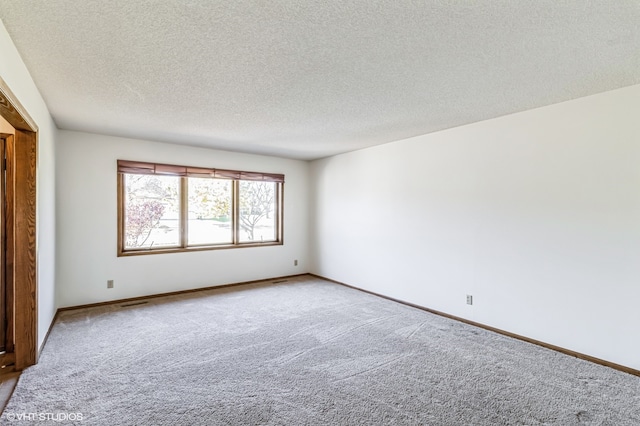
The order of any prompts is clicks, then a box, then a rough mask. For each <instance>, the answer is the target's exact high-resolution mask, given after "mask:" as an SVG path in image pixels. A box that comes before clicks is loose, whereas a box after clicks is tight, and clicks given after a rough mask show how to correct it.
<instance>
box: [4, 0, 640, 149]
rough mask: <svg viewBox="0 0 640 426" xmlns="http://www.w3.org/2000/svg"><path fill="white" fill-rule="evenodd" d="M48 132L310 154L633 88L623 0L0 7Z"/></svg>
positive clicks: (293, 0)
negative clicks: (42, 104) (52, 124)
mask: <svg viewBox="0 0 640 426" xmlns="http://www.w3.org/2000/svg"><path fill="white" fill-rule="evenodd" d="M0 19H2V21H3V22H4V25H5V26H6V28H7V30H8V32H9V34H10V35H11V37H12V39H13V41H14V43H15V44H16V46H17V48H18V51H19V52H20V54H21V55H22V57H23V59H24V62H25V63H26V65H27V68H28V69H29V70H30V72H31V74H32V77H33V79H34V80H35V82H36V84H37V86H38V88H39V89H40V91H41V93H42V95H43V97H44V99H45V101H46V102H47V105H48V107H49V109H50V111H51V113H52V115H53V117H54V120H55V121H56V123H57V125H58V127H60V128H62V129H72V130H83V131H89V132H95V133H103V134H111V135H118V136H127V137H135V138H144V139H152V140H160V141H167V142H173V143H183V144H189V145H196V146H208V147H214V148H220V149H227V150H232V151H244V152H254V153H261V154H269V155H277V156H282V157H291V158H300V159H314V158H320V157H324V156H328V155H332V154H336V153H340V152H346V151H351V150H355V149H359V148H364V147H367V146H372V145H376V144H381V143H385V142H390V141H393V140H398V139H403V138H406V137H410V136H415V135H419V134H425V133H429V132H433V131H436V130H442V129H446V128H450V127H455V126H459V125H462V124H467V123H471V122H475V121H480V120H484V119H488V118H493V117H497V116H501V115H505V114H510V113H514V112H517V111H523V110H527V109H531V108H535V107H540V106H544V105H549V104H552V103H557V102H561V101H565V100H569V99H574V98H578V97H581V96H586V95H590V94H594V93H598V92H603V91H607V90H612V89H616V88H619V87H624V86H629V85H633V84H638V83H640V2H639V1H638V0H627V1H625V0H602V1H588V0H550V1H544V0H543V1H531V0H500V1H498V0H487V1H480V0H477V1H445V0H441V1H418V0H397V1H384V2H374V1H371V0H356V1H344V0H319V1H311V0H309V1H305V0H271V1H258V0H239V1H211V0H191V1H186V0H185V1H177V0H173V1H170V0H156V1H151V0H146V1H131V0H109V1H104V0H97V1H96V0H47V1H42V0H20V1H16V0H0Z"/></svg>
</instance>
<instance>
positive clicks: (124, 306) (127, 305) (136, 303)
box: [120, 302, 149, 308]
mask: <svg viewBox="0 0 640 426" xmlns="http://www.w3.org/2000/svg"><path fill="white" fill-rule="evenodd" d="M146 303H149V302H133V303H127V304H126V305H120V307H121V308H128V307H129V306H136V305H144V304H146Z"/></svg>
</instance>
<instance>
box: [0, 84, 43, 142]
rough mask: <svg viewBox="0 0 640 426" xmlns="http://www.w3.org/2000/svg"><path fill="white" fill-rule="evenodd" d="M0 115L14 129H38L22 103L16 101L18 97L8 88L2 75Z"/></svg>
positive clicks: (35, 130)
mask: <svg viewBox="0 0 640 426" xmlns="http://www.w3.org/2000/svg"><path fill="white" fill-rule="evenodd" d="M0 115H2V116H3V117H4V118H5V120H7V121H8V122H9V124H11V125H12V126H13V127H14V128H15V129H16V130H27V131H30V132H37V131H38V126H37V125H36V122H35V121H34V120H33V119H32V118H31V116H30V115H29V113H27V110H26V109H25V108H24V107H23V106H22V104H21V103H20V102H18V98H17V97H16V96H15V95H14V94H13V92H12V91H11V89H9V86H8V85H7V83H5V81H4V80H3V79H2V77H0Z"/></svg>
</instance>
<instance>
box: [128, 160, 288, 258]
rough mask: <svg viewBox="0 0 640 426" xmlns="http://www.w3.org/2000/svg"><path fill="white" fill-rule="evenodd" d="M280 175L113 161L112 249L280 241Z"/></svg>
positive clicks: (176, 248) (182, 248) (152, 250)
mask: <svg viewBox="0 0 640 426" xmlns="http://www.w3.org/2000/svg"><path fill="white" fill-rule="evenodd" d="M283 185H284V176H283V175H275V174H265V173H255V172H241V171H233V170H220V169H203V168H192V167H186V166H172V165H162V164H153V163H141V162H131V161H124V160H119V161H118V191H119V194H118V201H119V202H118V212H119V214H118V223H119V232H120V235H119V238H118V246H119V247H118V254H119V255H128V254H141V253H159V252H171V251H186V250H198V249H214V248H230V247H244V246H255V245H271V244H282V190H283Z"/></svg>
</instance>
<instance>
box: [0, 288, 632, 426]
mask: <svg viewBox="0 0 640 426" xmlns="http://www.w3.org/2000/svg"><path fill="white" fill-rule="evenodd" d="M390 285H393V283H390ZM25 413H27V414H28V413H35V414H39V413H46V414H50V415H55V416H57V417H55V418H53V417H52V418H51V420H49V421H38V420H36V421H34V424H36V423H37V424H57V425H59V424H72V423H76V424H83V425H361V424H362V425H380V424H396V425H397V424H406V425H563V426H564V425H582V424H592V425H639V424H640V378H638V377H635V376H631V375H628V374H625V373H621V372H618V371H615V370H612V369H609V368H606V367H602V366H599V365H595V364H591V363H589V362H586V361H582V360H579V359H576V358H572V357H569V356H566V355H562V354H559V353H556V352H553V351H550V350H547V349H544V348H540V347H537V346H534V345H531V344H528V343H524V342H521V341H517V340H513V339H510V338H507V337H504V336H501V335H497V334H494V333H491V332H488V331H485V330H482V329H477V328H474V327H472V326H469V325H465V324H462V323H459V322H456V321H452V320H449V319H446V318H442V317H438V316H435V315H432V314H429V313H426V312H423V311H420V310H417V309H413V308H410V307H407V306H404V305H401V304H397V303H394V302H391V301H388V300H384V299H381V298H378V297H375V296H371V295H368V294H365V293H362V292H359V291H357V290H352V289H349V288H345V287H343V286H340V285H336V284H333V283H329V282H326V281H323V280H319V279H315V278H312V277H300V278H295V279H291V280H289V281H288V282H286V283H279V284H271V283H265V284H256V285H248V286H242V287H235V288H233V289H226V290H224V289H221V290H209V291H204V292H200V293H192V294H189V295H183V296H174V297H168V298H162V299H153V300H150V301H149V302H147V303H145V304H139V305H134V306H124V307H122V306H110V307H100V308H92V309H84V310H78V311H68V312H64V313H63V314H62V315H60V317H59V319H58V322H57V323H56V324H55V326H54V328H53V330H52V332H51V335H50V337H49V341H48V343H47V345H46V347H45V349H44V351H43V353H42V356H41V358H40V363H39V364H38V365H36V366H34V367H32V368H29V369H28V370H26V371H25V372H24V373H23V375H22V377H21V379H20V382H19V383H18V386H17V388H16V390H15V393H14V395H13V397H12V398H11V400H10V401H9V404H8V406H7V408H6V409H5V412H4V414H3V415H2V418H1V420H0V421H1V422H2V424H16V422H15V421H12V420H16V416H20V415H24V414H25ZM78 415H80V416H81V418H82V421H78V420H76V421H75V422H74V421H68V419H69V418H73V416H76V417H75V418H76V419H77V416H78ZM65 416H66V417H65ZM65 419H67V420H66V421H57V420H65ZM21 424H24V423H21Z"/></svg>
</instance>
